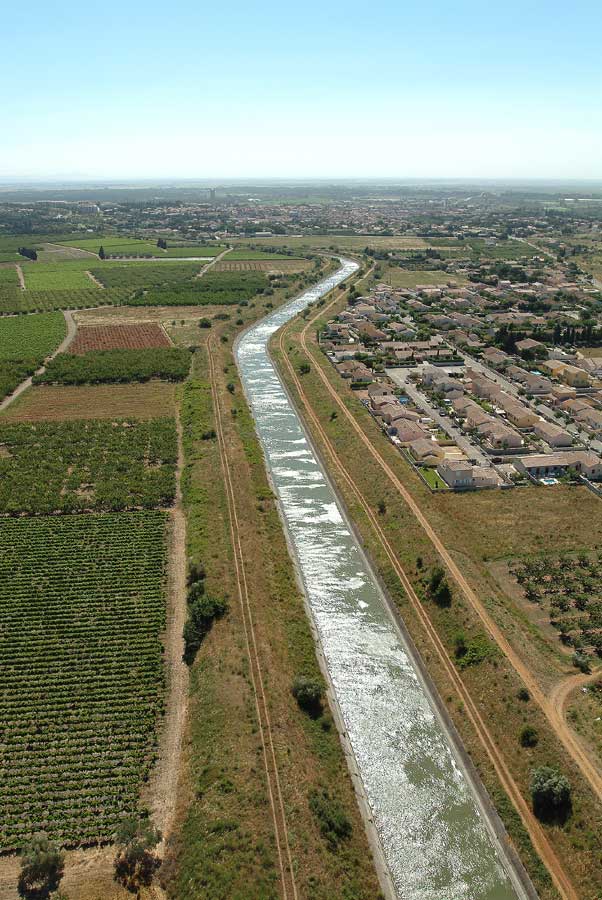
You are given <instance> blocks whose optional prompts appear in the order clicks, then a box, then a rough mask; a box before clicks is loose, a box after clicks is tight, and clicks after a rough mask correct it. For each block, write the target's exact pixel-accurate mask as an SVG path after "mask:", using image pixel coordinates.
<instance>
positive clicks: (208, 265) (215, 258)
mask: <svg viewBox="0 0 602 900" xmlns="http://www.w3.org/2000/svg"><path fill="white" fill-rule="evenodd" d="M231 249H232V247H226V249H225V250H222V252H221V253H218V255H217V256H216V257H214V258H213V259H212V260H211V262H209V263H207V265H206V266H203V268H202V269H201V271H200V272H199V273H198V275H197V276H196V277H197V278H202V277H203V275H204V274H205V273H206V272H208V271H209V269H211V268H212V266H214V265H215V264H216V262H219V261H220V259H223V258H224V256H225V255H226V253H229V252H230V250H231Z"/></svg>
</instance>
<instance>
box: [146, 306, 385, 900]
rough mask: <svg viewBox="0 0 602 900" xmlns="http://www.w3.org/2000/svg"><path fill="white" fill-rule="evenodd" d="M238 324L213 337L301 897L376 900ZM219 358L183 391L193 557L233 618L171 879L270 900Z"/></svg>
mask: <svg viewBox="0 0 602 900" xmlns="http://www.w3.org/2000/svg"><path fill="white" fill-rule="evenodd" d="M237 330H238V327H237V324H236V323H235V322H231V321H228V322H223V323H222V324H221V325H220V326H219V332H218V334H216V331H217V328H216V329H215V331H214V330H212V331H211V334H212V342H211V343H212V348H213V349H212V352H213V354H214V360H215V371H216V381H217V389H218V396H219V403H220V409H221V412H222V417H223V423H224V430H225V439H226V447H227V457H228V463H229V465H230V466H231V468H232V471H233V473H234V479H235V487H236V505H237V511H238V515H239V517H240V521H241V523H242V526H241V533H240V539H241V545H242V550H243V556H244V559H245V572H246V576H247V582H248V587H249V592H250V597H251V602H252V612H253V623H254V627H255V633H256V637H257V643H258V648H259V655H260V658H261V662H262V668H263V672H264V682H265V689H266V694H267V703H268V707H269V713H270V719H271V722H272V726H273V738H274V745H275V753H276V759H277V765H278V770H279V777H280V783H281V789H282V794H283V799H284V806H285V815H286V820H287V824H288V835H289V841H290V845H291V855H292V859H293V869H294V872H295V880H296V883H297V889H298V892H299V896H300V897H303V898H312V900H327V898H329V900H330V898H347V900H350V898H354V900H362V898H365V900H373V898H375V897H377V896H378V895H379V888H378V883H377V879H376V875H375V872H374V868H373V864H372V859H371V855H370V851H369V848H368V842H367V838H366V836H365V832H364V828H363V823H362V821H361V818H360V815H359V810H358V807H357V803H356V799H355V795H354V793H353V789H352V786H351V781H350V778H349V775H348V772H347V767H346V763H345V759H344V756H343V751H342V748H341V745H340V742H339V737H338V733H337V730H336V728H335V726H334V723H333V721H332V717H331V715H330V712H329V711H328V709H327V708H325V709H324V711H323V713H322V715H319V716H314V717H312V716H309V715H307V713H305V712H303V711H302V710H301V709H300V707H299V706H298V704H297V702H296V700H295V699H294V697H293V695H292V692H291V688H292V685H293V682H294V680H295V678H296V677H297V676H299V675H303V676H305V677H307V678H310V679H311V680H314V681H317V682H321V675H320V671H319V668H318V664H317V661H316V656H315V648H314V643H313V638H312V634H311V630H310V627H309V622H308V620H307V617H306V613H305V609H304V605H303V599H302V597H301V595H300V593H299V591H298V588H297V585H296V582H295V577H294V571H293V567H292V563H291V560H290V557H289V555H288V550H287V547H286V542H285V539H284V534H283V531H282V525H281V522H280V518H279V515H278V512H277V509H276V506H275V503H274V498H273V496H272V492H271V490H270V487H269V484H268V482H267V478H266V474H265V469H264V464H263V457H262V453H261V450H260V447H259V445H258V442H257V438H256V435H255V430H254V426H253V421H252V419H251V416H250V414H249V411H248V408H247V406H246V403H245V400H244V397H243V394H242V390H241V387H240V383H239V381H238V377H237V374H236V368H235V365H234V360H233V355H232V349H231V343H232V339H233V336H234V335H235V333H236V331H237ZM218 335H219V337H218ZM222 338H223V339H224V340H222ZM206 353H207V351H206V347H205V345H204V344H203V346H200V347H199V349H198V350H197V352H196V353H195V355H194V363H193V372H192V376H191V378H190V380H189V381H188V382H186V383H185V384H184V385H183V387H182V388H181V394H182V406H181V415H182V424H183V431H184V434H183V439H184V452H185V470H184V474H183V479H182V489H183V497H184V504H185V508H186V513H187V522H188V536H187V544H188V546H187V551H188V557H189V559H190V561H191V562H194V563H202V564H203V565H204V567H205V570H206V585H207V592H208V593H209V594H212V595H216V596H218V595H219V596H221V597H224V598H225V599H226V600H227V602H228V605H229V612H228V614H227V616H226V617H225V618H224V619H223V620H222V621H220V622H218V623H216V624H215V625H214V627H213V629H212V631H211V632H210V634H209V635H208V637H207V638H206V639H205V641H204V642H203V645H202V647H201V649H200V651H199V652H198V654H197V658H196V661H195V663H194V665H193V666H192V671H191V694H190V716H189V730H188V734H187V739H186V749H185V753H186V766H185V773H184V775H183V780H182V787H181V791H180V793H181V808H180V812H179V818H180V822H181V827H179V828H177V829H176V831H175V833H174V835H173V837H172V840H171V842H170V846H169V848H168V858H167V860H166V863H165V864H164V867H163V870H162V880H163V883H164V885H165V888H166V890H167V893H168V895H169V896H170V897H174V898H175V897H177V898H178V900H186V898H198V897H211V898H212V900H213V898H216V900H217V898H224V900H226V898H228V900H232V898H240V900H242V898H244V900H252V898H257V900H259V898H262V900H264V898H272V897H278V896H279V873H278V866H277V853H276V847H275V844H274V837H273V832H272V828H271V818H270V809H269V805H268V796H267V791H266V777H265V771H264V768H263V763H262V749H261V740H260V734H259V733H258V720H257V714H256V710H255V707H254V699H253V692H252V685H251V681H250V672H249V665H248V659H247V652H246V646H245V641H244V636H243V622H242V616H241V612H240V607H239V603H238V594H237V586H236V581H235V569H234V560H233V551H232V545H231V538H230V532H229V521H228V517H227V506H226V495H225V487H224V483H223V479H222V477H221V468H220V455H219V446H218V442H217V440H216V437H215V430H216V422H215V411H214V409H213V403H212V396H211V385H210V382H209V378H208V368H207V355H206ZM258 561H259V564H258ZM337 822H338V823H339V824H340V823H343V824H344V825H345V827H344V828H342V829H339V828H338V826H337V824H336V823H337ZM339 831H340V833H339ZM347 831H348V834H347V836H344V835H343V832H347Z"/></svg>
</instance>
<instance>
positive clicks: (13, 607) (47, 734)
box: [0, 511, 166, 851]
mask: <svg viewBox="0 0 602 900" xmlns="http://www.w3.org/2000/svg"><path fill="white" fill-rule="evenodd" d="M165 525H166V515H165V514H164V513H162V512H157V511H155V512H135V513H125V514H120V515H91V516H58V517H57V516H53V517H50V518H47V517H42V518H38V519H35V520H26V519H4V520H2V521H0V596H1V602H0V673H1V677H0V684H1V688H0V723H1V724H0V733H1V740H0V772H1V775H0V848H1V850H2V851H6V850H9V849H13V848H16V847H19V846H21V845H22V844H23V842H24V841H25V840H26V839H28V838H30V837H31V835H32V834H33V833H35V832H37V831H45V832H46V833H47V834H48V835H49V836H50V837H51V838H52V839H54V840H58V841H60V842H61V843H64V844H72V845H77V844H86V843H92V842H95V841H98V840H110V839H111V838H112V835H113V833H114V831H115V829H116V827H117V825H118V823H119V821H120V818H121V816H122V815H123V814H124V813H131V812H134V811H136V810H137V809H138V805H139V791H140V787H141V785H142V783H143V780H144V778H145V777H146V775H147V773H148V771H149V768H150V766H151V764H152V762H153V756H154V752H155V746H156V728H157V723H158V718H159V715H160V713H161V709H162V703H163V689H164V676H163V666H162V646H161V640H160V635H161V632H162V630H163V628H164V625H165V596H164V588H165V584H164V582H165V567H166V541H165Z"/></svg>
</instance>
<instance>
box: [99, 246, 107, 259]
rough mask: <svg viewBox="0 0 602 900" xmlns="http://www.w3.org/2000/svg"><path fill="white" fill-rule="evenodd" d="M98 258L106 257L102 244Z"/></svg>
mask: <svg viewBox="0 0 602 900" xmlns="http://www.w3.org/2000/svg"><path fill="white" fill-rule="evenodd" d="M98 258H99V259H106V253H105V248H104V247H103V246H102V245H101V247H100V249H99V251H98Z"/></svg>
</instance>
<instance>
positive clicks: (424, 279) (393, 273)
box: [376, 266, 466, 288]
mask: <svg viewBox="0 0 602 900" xmlns="http://www.w3.org/2000/svg"><path fill="white" fill-rule="evenodd" d="M376 280H377V281H382V282H384V283H386V284H390V285H391V287H394V288H413V287H415V286H416V285H417V284H447V282H448V281H455V282H457V283H458V284H466V279H465V278H462V276H461V275H456V274H455V273H453V274H452V275H450V274H449V273H448V272H441V271H437V270H433V269H414V270H409V269H400V268H398V267H397V266H387V267H386V269H385V270H384V272H383V274H382V275H379V276H378V277H377V279H376Z"/></svg>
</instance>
